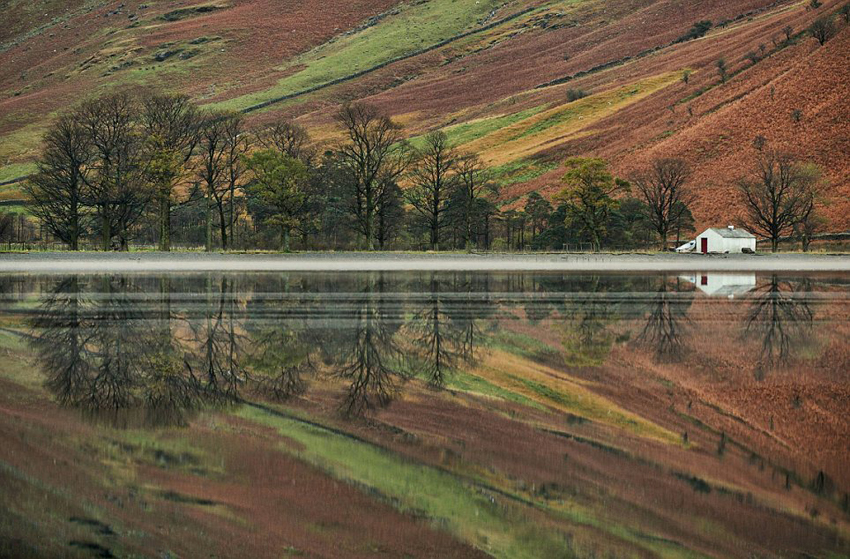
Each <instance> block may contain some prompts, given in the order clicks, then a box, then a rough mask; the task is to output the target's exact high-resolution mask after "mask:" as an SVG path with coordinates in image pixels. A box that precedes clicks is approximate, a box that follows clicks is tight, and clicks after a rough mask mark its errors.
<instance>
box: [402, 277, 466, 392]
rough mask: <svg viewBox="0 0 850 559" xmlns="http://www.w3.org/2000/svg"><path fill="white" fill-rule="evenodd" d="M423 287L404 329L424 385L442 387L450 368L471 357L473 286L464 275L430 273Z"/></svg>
mask: <svg viewBox="0 0 850 559" xmlns="http://www.w3.org/2000/svg"><path fill="white" fill-rule="evenodd" d="M427 286H428V289H427V291H426V298H425V302H424V304H423V305H422V307H421V308H420V309H419V310H418V311H416V312H415V313H414V315H413V319H412V320H411V321H410V322H409V324H408V325H407V330H408V332H409V333H410V346H411V348H410V349H411V354H412V355H413V356H414V357H415V359H416V367H417V369H418V370H419V372H420V373H421V374H422V375H423V376H424V377H425V378H426V379H427V381H428V384H430V385H431V386H433V387H435V388H442V387H443V386H445V383H446V374H447V372H448V371H449V370H450V369H451V368H453V367H455V366H457V365H458V363H460V362H461V361H464V362H470V361H472V360H473V359H474V356H475V342H476V335H477V330H476V325H475V304H474V302H473V301H474V299H473V298H474V295H473V287H472V285H471V283H470V281H469V278H468V276H467V275H465V274H455V275H454V276H453V277H450V278H447V279H446V278H439V277H438V276H437V275H436V274H431V276H430V278H429V281H428V284H427ZM446 288H448V292H444V291H445V290H446Z"/></svg>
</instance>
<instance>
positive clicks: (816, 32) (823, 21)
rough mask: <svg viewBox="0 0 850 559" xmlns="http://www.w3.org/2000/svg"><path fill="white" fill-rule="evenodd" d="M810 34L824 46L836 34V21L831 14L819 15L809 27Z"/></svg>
mask: <svg viewBox="0 0 850 559" xmlns="http://www.w3.org/2000/svg"><path fill="white" fill-rule="evenodd" d="M809 34H811V36H812V37H814V38H815V39H817V41H818V43H820V45H821V46H823V45H824V44H825V43H826V42H827V41H828V40H830V39H831V38H832V36H833V35H835V23H833V21H832V18H831V17H830V16H822V17H819V18H817V19H816V20H815V21H814V23H812V25H811V27H809Z"/></svg>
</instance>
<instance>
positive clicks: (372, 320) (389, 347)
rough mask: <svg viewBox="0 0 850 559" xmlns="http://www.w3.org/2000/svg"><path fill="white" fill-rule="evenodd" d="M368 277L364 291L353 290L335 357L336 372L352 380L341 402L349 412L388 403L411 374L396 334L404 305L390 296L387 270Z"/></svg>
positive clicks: (357, 412) (349, 413) (333, 370)
mask: <svg viewBox="0 0 850 559" xmlns="http://www.w3.org/2000/svg"><path fill="white" fill-rule="evenodd" d="M364 279H365V281H364V284H365V285H363V287H362V288H361V291H360V292H359V293H358V294H353V297H352V301H351V305H352V307H351V311H350V313H351V316H350V319H349V321H348V324H347V327H346V328H344V329H343V330H342V331H341V335H342V336H343V339H342V340H340V341H341V342H342V344H341V347H340V351H339V353H338V356H337V357H336V358H335V359H332V361H331V371H332V374H333V375H334V376H336V377H338V378H341V379H344V380H345V381H347V382H348V383H349V384H348V390H347V393H346V395H345V397H344V398H343V401H342V404H341V406H340V408H341V410H342V412H343V413H344V414H345V415H362V414H363V413H365V412H366V411H367V410H369V409H374V408H377V407H383V406H386V405H387V404H389V403H390V402H391V401H392V400H393V398H395V396H396V395H397V393H398V387H399V383H400V382H401V381H402V380H404V379H405V378H406V377H407V374H406V372H405V370H404V365H403V362H404V358H403V352H402V351H401V348H400V347H399V345H398V342H397V341H396V336H395V334H396V332H397V331H398V328H399V325H400V323H401V309H400V308H398V306H394V305H393V304H391V303H390V301H389V300H388V297H387V296H386V293H385V278H384V275H383V274H379V275H378V276H377V277H375V276H373V275H368V276H366V277H365V278H364Z"/></svg>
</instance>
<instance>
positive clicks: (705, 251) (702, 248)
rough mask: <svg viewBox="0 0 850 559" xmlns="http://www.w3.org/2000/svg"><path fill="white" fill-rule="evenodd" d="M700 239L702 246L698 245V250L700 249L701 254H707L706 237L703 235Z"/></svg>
mask: <svg viewBox="0 0 850 559" xmlns="http://www.w3.org/2000/svg"><path fill="white" fill-rule="evenodd" d="M700 241H702V247H700V250H702V253H703V254H708V239H707V238H706V237H703V238H702V239H700Z"/></svg>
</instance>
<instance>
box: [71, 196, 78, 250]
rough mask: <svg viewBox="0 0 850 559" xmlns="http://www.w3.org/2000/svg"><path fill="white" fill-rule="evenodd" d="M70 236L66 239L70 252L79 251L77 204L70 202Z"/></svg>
mask: <svg viewBox="0 0 850 559" xmlns="http://www.w3.org/2000/svg"><path fill="white" fill-rule="evenodd" d="M71 212H73V213H72V214H71V215H72V216H73V217H72V218H71V235H70V238H69V239H68V241H69V242H68V246H69V248H70V249H71V250H80V214H79V210H78V208H77V202H76V201H74V202H72V205H71Z"/></svg>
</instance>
